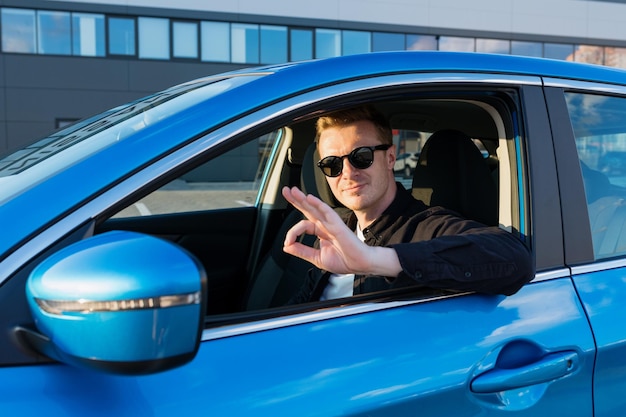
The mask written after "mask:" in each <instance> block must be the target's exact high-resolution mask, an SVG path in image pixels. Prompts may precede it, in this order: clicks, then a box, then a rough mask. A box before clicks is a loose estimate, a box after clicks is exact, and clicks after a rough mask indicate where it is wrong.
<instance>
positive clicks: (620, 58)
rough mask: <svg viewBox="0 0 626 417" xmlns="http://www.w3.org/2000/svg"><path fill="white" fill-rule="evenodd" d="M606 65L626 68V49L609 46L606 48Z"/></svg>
mask: <svg viewBox="0 0 626 417" xmlns="http://www.w3.org/2000/svg"><path fill="white" fill-rule="evenodd" d="M604 65H608V66H610V67H616V68H626V48H617V47H614V46H607V47H606V48H604Z"/></svg>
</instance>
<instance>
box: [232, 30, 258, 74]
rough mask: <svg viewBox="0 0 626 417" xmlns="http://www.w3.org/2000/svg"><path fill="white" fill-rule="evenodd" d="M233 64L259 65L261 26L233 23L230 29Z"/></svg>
mask: <svg viewBox="0 0 626 417" xmlns="http://www.w3.org/2000/svg"><path fill="white" fill-rule="evenodd" d="M230 33H231V34H230V38H231V45H230V46H231V48H230V56H231V60H232V62H237V63H241V64H258V63H259V25H251V24H243V23H233V24H232V25H231V27H230Z"/></svg>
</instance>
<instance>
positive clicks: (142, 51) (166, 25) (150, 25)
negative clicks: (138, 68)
mask: <svg viewBox="0 0 626 417" xmlns="http://www.w3.org/2000/svg"><path fill="white" fill-rule="evenodd" d="M138 25H139V58H150V59H169V58H170V21H169V19H160V18H155V17H140V18H139V21H138Z"/></svg>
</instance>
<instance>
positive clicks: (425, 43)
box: [0, 0, 626, 152]
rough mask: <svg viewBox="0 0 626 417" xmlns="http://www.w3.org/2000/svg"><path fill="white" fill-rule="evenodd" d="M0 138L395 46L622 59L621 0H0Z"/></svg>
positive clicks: (624, 12)
mask: <svg viewBox="0 0 626 417" xmlns="http://www.w3.org/2000/svg"><path fill="white" fill-rule="evenodd" d="M0 45H1V48H0V69H1V71H2V76H1V77H0V152H3V151H7V150H9V151H10V150H13V149H15V148H17V147H19V146H21V145H23V144H24V143H26V142H29V141H31V140H34V139H37V138H39V137H41V136H43V135H45V134H47V133H49V132H51V131H53V130H54V129H56V128H59V127H62V126H64V125H66V124H68V123H71V122H73V121H75V120H78V119H81V118H83V117H86V116H89V115H92V114H94V113H97V112H100V111H103V110H106V109H108V108H111V107H115V106H117V105H119V104H122V103H125V102H128V101H130V100H133V99H135V98H138V97H142V96H145V95H147V94H150V93H153V92H155V91H158V90H161V89H163V88H166V87H168V86H171V85H173V84H177V83H180V82H184V81H187V80H190V79H193V78H197V77H201V76H206V75H210V74H214V73H218V72H223V71H228V70H233V69H237V68H242V67H250V66H257V65H263V64H277V63H283V62H289V61H299V60H307V59H316V58H325V57H331V56H338V55H348V54H355V53H367V52H373V51H386V50H418V49H427V50H455V51H475V52H490V53H503V54H516V55H530V56H542V57H548V58H553V59H564V60H572V61H580V62H588V63H593V64H598V65H607V66H614V67H622V68H626V0H612V1H610V0H604V1H599V0H541V1H540V0H474V1H471V2H468V1H467V0H318V1H315V2H311V1H305V0H293V1H289V2H285V1H284V0H264V1H258V0H257V1H255V0H247V1H246V0H233V1H223V0H221V1H217V0H176V1H172V0H152V1H148V0H100V1H97V0H91V1H85V0H66V1H50V0H0Z"/></svg>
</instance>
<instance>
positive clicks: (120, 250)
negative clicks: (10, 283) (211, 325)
mask: <svg viewBox="0 0 626 417" xmlns="http://www.w3.org/2000/svg"><path fill="white" fill-rule="evenodd" d="M26 293H27V294H26V295H27V298H28V302H29V304H30V308H31V311H32V314H33V317H34V319H35V325H36V327H37V330H38V332H40V334H38V336H37V337H36V338H37V341H36V342H35V343H33V344H32V345H33V346H35V347H36V349H37V350H39V351H40V353H43V354H45V355H47V356H49V357H51V358H52V359H56V360H59V361H61V362H64V363H68V364H73V365H78V366H81V367H87V368H91V369H99V370H103V371H107V372H112V373H119V374H145V373H153V372H158V371H162V370H165V369H170V368H172V367H175V366H179V365H181V364H183V363H186V362H188V361H189V360H191V359H192V358H193V357H194V356H195V354H196V352H197V350H198V346H199V342H200V337H201V334H202V328H203V320H204V312H205V300H206V274H205V272H204V269H203V267H202V266H201V264H200V263H199V262H198V261H197V260H196V259H195V258H194V257H193V256H192V255H190V254H189V253H187V252H186V251H185V250H184V249H182V248H180V247H179V246H177V245H175V244H173V243H171V242H168V241H166V240H162V239H158V238H156V237H152V236H148V235H143V234H139V233H134V232H122V231H115V232H108V233H104V234H102V235H97V236H94V237H91V238H89V239H86V240H83V241H80V242H77V243H75V244H73V245H71V246H68V247H66V248H64V249H62V250H61V251H59V252H57V253H55V254H54V255H52V256H51V257H49V258H48V259H46V260H45V261H44V262H42V263H41V264H40V265H39V266H37V268H35V270H34V271H33V272H32V273H31V275H30V277H29V279H28V282H27V285H26ZM33 334H37V333H36V332H33Z"/></svg>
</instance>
